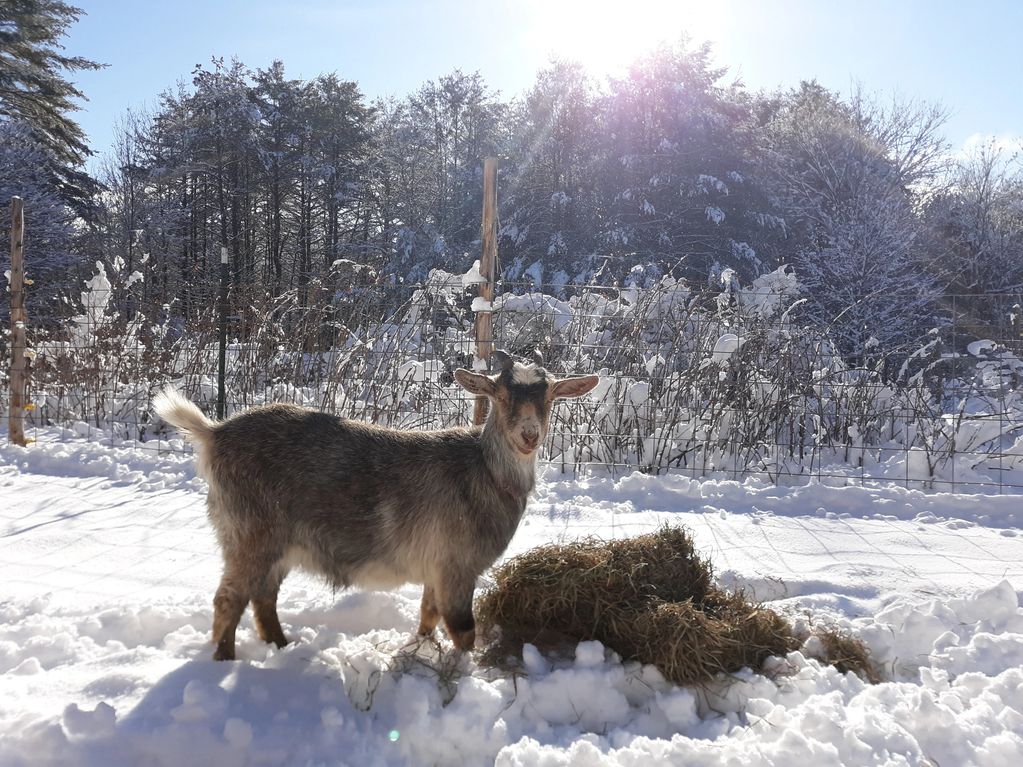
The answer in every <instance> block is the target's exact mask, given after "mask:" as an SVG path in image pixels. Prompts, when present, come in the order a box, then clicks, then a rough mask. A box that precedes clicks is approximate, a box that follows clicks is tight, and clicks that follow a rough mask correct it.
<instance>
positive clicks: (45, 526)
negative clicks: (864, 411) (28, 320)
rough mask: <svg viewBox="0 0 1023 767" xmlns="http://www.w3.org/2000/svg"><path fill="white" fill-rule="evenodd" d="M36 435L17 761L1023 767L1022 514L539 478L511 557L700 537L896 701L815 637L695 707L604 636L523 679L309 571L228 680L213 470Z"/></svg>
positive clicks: (6, 652) (13, 531) (944, 497)
mask: <svg viewBox="0 0 1023 767" xmlns="http://www.w3.org/2000/svg"><path fill="white" fill-rule="evenodd" d="M409 373H410V374H412V375H417V374H418V369H416V370H412V369H411V368H410V369H409ZM85 433H89V432H88V431H86V432H85ZM93 435H94V436H95V433H94V432H93ZM35 436H36V438H37V440H38V441H37V443H36V444H35V445H33V446H32V447H30V448H27V449H26V448H18V447H14V446H10V445H7V444H6V443H2V444H0V535H3V537H4V545H3V547H2V548H0V578H2V581H3V583H4V592H3V593H4V596H3V598H2V601H0V763H2V764H4V765H5V767H6V766H7V765H10V766H11V767H19V766H20V765H50V764H53V765H84V766H85V767H89V766H91V765H97V766H98V765H133V764H147V765H179V764H219V765H225V766H232V765H256V764H259V765H292V764H296V765H305V764H350V765H401V764H469V765H476V764H492V763H496V764H498V765H506V766H511V765H536V764H544V765H607V766H608V767H610V766H612V765H640V764H686V765H722V764H730V765H740V766H741V765H766V764H784V765H792V764H800V763H807V764H845V765H873V764H879V765H880V764H890V765H924V764H942V765H946V764H947V765H953V764H954V765H1006V766H1008V765H1016V764H1020V763H1023V762H1021V760H1023V609H1021V608H1020V592H1019V591H1018V588H1019V587H1020V585H1021V584H1023V537H1021V535H1020V530H1021V527H1023V510H1021V509H1019V503H1018V498H1016V497H1014V496H979V495H964V494H958V495H954V494H947V493H924V492H921V491H918V490H906V489H902V488H897V487H883V486H879V487H872V488H866V487H855V486H843V487H830V486H827V485H824V484H818V483H811V484H807V485H802V486H800V487H794V488H779V487H776V486H773V485H769V484H765V483H762V482H757V481H754V480H750V481H747V482H744V483H740V482H733V481H726V480H704V481H698V480H693V479H688V478H685V477H679V476H667V477H651V476H646V475H642V474H630V475H626V476H623V477H619V478H611V477H607V476H602V475H599V474H594V475H591V476H585V477H580V478H576V479H570V478H566V477H564V476H562V475H560V474H557V473H556V472H555V471H554V469H553V468H545V469H543V470H542V472H541V477H540V481H539V484H538V489H537V492H536V494H535V497H534V498H533V500H532V501H531V503H530V505H529V508H528V509H527V513H526V515H525V517H524V518H523V521H522V524H521V525H520V528H519V531H518V533H517V534H516V536H515V538H514V539H513V541H512V544H511V547H510V550H509V552H508V554H509V555H512V554H515V553H518V552H521V551H523V550H525V549H527V548H530V547H532V546H535V545H538V544H541V543H548V542H551V541H557V540H563V539H572V538H577V537H580V536H586V535H600V536H603V537H615V536H623V535H632V534H636V533H640V532H644V531H649V530H651V529H654V528H655V527H657V526H658V525H660V524H662V523H663V522H665V521H672V522H676V523H681V524H683V525H685V526H686V527H688V528H689V529H690V530H691V531H692V533H693V536H694V539H695V542H696V545H697V548H698V549H700V550H701V551H702V552H703V553H704V554H705V555H706V556H707V557H709V559H710V560H711V562H712V563H713V565H714V567H715V570H716V573H717V577H718V580H719V581H720V582H721V583H723V584H724V585H727V586H733V587H734V586H741V587H744V588H747V589H750V590H752V591H753V592H755V594H756V595H757V597H758V598H760V599H764V600H769V601H770V603H771V606H772V607H774V608H775V609H778V610H781V611H783V612H786V613H787V614H789V615H790V616H791V617H792V618H793V620H795V621H796V622H802V623H803V624H804V625H806V624H808V623H813V624H823V625H833V626H836V627H838V628H840V629H844V630H847V631H849V632H851V633H852V634H853V635H855V636H857V637H859V638H860V639H862V640H863V641H864V642H866V644H867V645H868V646H869V647H870V649H871V651H872V653H873V656H874V658H875V659H876V660H877V661H878V662H879V663H880V664H881V667H882V670H883V673H884V676H885V680H884V682H883V683H881V684H878V685H869V684H866V683H865V682H863V681H861V680H860V679H858V678H857V677H855V676H851V675H843V674H840V673H839V672H837V671H836V670H835V669H833V668H831V667H823V666H821V665H820V664H819V663H817V661H815V660H813V659H811V658H810V655H811V654H812V650H813V649H814V647H813V642H814V640H812V639H811V640H809V641H808V643H807V644H806V645H804V647H803V648H802V649H801V650H800V651H797V652H794V653H791V654H789V655H788V656H787V657H784V658H776V659H773V660H771V661H769V663H768V667H767V668H766V669H765V671H766V672H767V674H766V675H765V674H761V673H757V672H753V671H749V670H745V671H742V672H739V673H737V674H734V675H732V676H730V677H727V678H721V679H719V680H717V681H715V682H714V683H712V684H710V685H707V686H706V687H705V688H698V689H697V688H693V689H684V688H678V687H674V686H672V685H670V684H668V683H666V682H665V681H664V680H663V679H662V678H661V677H660V675H659V674H658V673H657V672H656V670H655V669H653V668H652V667H641V666H639V665H638V664H635V663H623V662H621V661H620V660H619V659H618V658H617V657H616V656H614V654H613V653H611V652H610V651H608V650H607V649H606V648H604V647H603V646H602V645H600V644H599V643H597V642H583V643H581V644H580V645H579V646H578V647H577V648H576V651H575V657H574V658H569V659H566V660H562V661H557V662H552V661H551V660H549V659H547V658H545V657H544V656H542V655H541V654H540V653H539V652H537V651H536V650H535V648H527V651H526V653H525V663H526V673H525V675H523V676H520V677H517V678H510V677H507V676H503V675H501V674H498V673H496V672H492V671H488V670H485V669H481V668H479V667H478V666H477V665H476V663H475V661H474V660H473V659H472V658H471V657H464V656H463V657H459V656H457V655H455V654H454V653H452V652H451V651H450V645H449V644H448V643H447V642H446V640H443V641H442V643H441V644H440V645H434V644H432V643H429V642H426V643H422V644H419V645H417V644H416V643H415V642H413V631H414V629H415V626H416V622H417V619H418V600H419V596H420V593H421V592H420V589H419V588H418V587H414V586H406V587H402V588H400V589H397V590H395V591H393V592H361V591H345V592H340V593H337V594H333V593H331V591H330V589H329V588H328V587H327V586H325V585H323V584H322V583H320V582H318V581H316V580H315V579H312V578H308V577H305V576H302V575H300V574H297V573H296V574H293V575H292V576H291V577H290V578H289V579H288V580H287V581H286V582H285V584H284V588H283V589H282V593H281V600H280V608H281V617H282V621H283V623H284V625H285V630H286V631H287V632H288V634H289V636H291V637H292V638H293V639H295V640H296V641H294V642H293V643H292V644H290V645H288V646H287V647H285V648H283V649H281V650H277V649H276V648H273V647H267V646H265V645H263V644H262V643H261V642H259V640H258V639H257V638H256V636H255V634H254V631H253V629H252V626H251V622H250V619H249V618H248V617H246V619H244V620H243V623H242V625H241V627H240V630H239V657H240V658H241V660H240V661H238V662H234V663H216V662H213V661H212V660H210V656H211V646H210V644H209V633H210V628H211V625H210V624H211V600H212V594H213V590H214V588H215V586H216V583H217V581H218V579H219V575H220V561H219V555H218V553H217V550H216V546H215V543H214V541H213V536H212V534H211V532H210V530H209V528H208V525H207V523H206V520H205V511H204V497H203V496H204V492H205V489H204V488H205V486H204V483H202V481H201V480H199V479H197V478H196V477H195V474H194V470H193V467H192V462H191V458H190V457H189V456H187V455H183V454H179V453H170V452H166V451H165V452H163V453H158V452H156V451H155V450H141V449H134V448H133V447H132V446H131V445H130V444H128V443H120V442H119V441H118V440H116V439H111V438H106V439H105V440H104V441H102V442H99V443H97V442H88V441H86V440H85V439H83V438H80V437H79V436H77V435H76V433H75V432H74V431H71V430H69V431H57V430H40V431H38V432H37V433H36V435H35ZM162 447H163V448H168V447H171V448H175V449H176V450H181V448H182V444H181V442H180V441H178V440H172V441H170V442H164V443H163V444H162ZM483 580H484V581H486V576H484V579H483ZM484 585H485V584H484Z"/></svg>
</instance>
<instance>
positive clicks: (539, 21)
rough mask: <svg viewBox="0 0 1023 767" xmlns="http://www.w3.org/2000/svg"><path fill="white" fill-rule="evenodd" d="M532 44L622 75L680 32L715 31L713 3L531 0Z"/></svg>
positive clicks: (702, 34)
mask: <svg viewBox="0 0 1023 767" xmlns="http://www.w3.org/2000/svg"><path fill="white" fill-rule="evenodd" d="M529 5H530V10H531V13H532V16H533V18H532V26H533V30H534V34H533V36H532V37H533V40H532V41H531V45H532V46H533V47H534V48H535V49H536V50H538V51H539V52H540V53H542V54H543V55H546V56H549V57H552V58H559V59H574V60H576V61H578V62H580V63H581V64H582V65H583V66H585V67H586V68H587V69H588V70H590V72H591V73H592V74H595V75H608V74H618V73H620V72H621V71H623V70H624V69H625V68H626V67H627V66H628V65H629V63H630V62H632V61H633V60H635V59H636V58H637V57H639V56H641V55H642V54H643V53H645V52H647V51H649V50H652V49H654V48H656V47H657V46H658V45H659V44H660V43H662V42H674V41H677V40H678V39H679V37H680V36H681V35H682V34H688V35H690V36H691V37H692V38H694V39H695V40H696V41H698V42H699V41H702V40H704V39H708V38H710V37H712V35H713V18H712V17H711V15H712V13H713V10H712V9H713V5H712V4H710V3H706V2H700V3H697V2H685V1H684V0H634V1H633V2H621V0H548V1H547V2H539V1H538V0H533V1H532V2H530V3H529Z"/></svg>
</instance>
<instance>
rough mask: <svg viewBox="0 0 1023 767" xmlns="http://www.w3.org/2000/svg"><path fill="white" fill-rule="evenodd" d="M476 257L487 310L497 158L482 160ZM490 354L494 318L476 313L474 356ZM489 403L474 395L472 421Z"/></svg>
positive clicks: (477, 419) (491, 287)
mask: <svg viewBox="0 0 1023 767" xmlns="http://www.w3.org/2000/svg"><path fill="white" fill-rule="evenodd" d="M481 240H482V243H481V244H482V252H481V254H480V274H482V275H483V277H484V279H485V280H486V282H481V283H480V286H479V296H480V298H482V299H483V301H485V302H486V305H487V307H488V308H489V307H490V305H491V304H492V302H493V300H494V281H495V271H496V268H497V158H496V157H486V158H484V160H483V231H482V238H481ZM493 351H494V315H493V313H492V312H490V311H481V312H476V356H477V357H478V358H479V359H481V360H489V359H490V355H491V353H493ZM488 406H489V403H488V402H487V398H486V397H481V396H477V397H476V402H475V406H474V407H473V413H472V422H473V423H474V424H476V425H477V426H479V425H480V424H482V423H483V422H484V421H485V420H487V409H488Z"/></svg>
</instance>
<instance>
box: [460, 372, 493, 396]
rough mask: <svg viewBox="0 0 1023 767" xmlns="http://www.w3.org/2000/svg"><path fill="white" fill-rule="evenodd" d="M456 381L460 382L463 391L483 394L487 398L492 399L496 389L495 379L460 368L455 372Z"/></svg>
mask: <svg viewBox="0 0 1023 767" xmlns="http://www.w3.org/2000/svg"><path fill="white" fill-rule="evenodd" d="M455 380H456V381H458V383H459V385H460V386H461V387H462V388H463V389H465V390H466V391H467V392H469V393H471V394H482V395H484V396H486V397H492V396H493V395H494V390H495V389H496V384H495V383H494V379H493V378H491V377H490V376H485V375H481V374H479V373H473V372H472V371H471V370H466V369H465V368H458V370H456V371H455Z"/></svg>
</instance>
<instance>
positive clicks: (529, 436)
mask: <svg viewBox="0 0 1023 767" xmlns="http://www.w3.org/2000/svg"><path fill="white" fill-rule="evenodd" d="M522 442H523V443H524V444H525V446H526V447H528V448H529V449H531V450H532V449H533V448H534V447H536V446H537V444H538V443H539V442H540V432H538V431H536V430H534V429H529V430H528V431H524V432H522Z"/></svg>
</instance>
